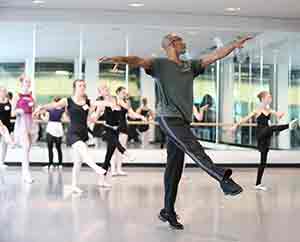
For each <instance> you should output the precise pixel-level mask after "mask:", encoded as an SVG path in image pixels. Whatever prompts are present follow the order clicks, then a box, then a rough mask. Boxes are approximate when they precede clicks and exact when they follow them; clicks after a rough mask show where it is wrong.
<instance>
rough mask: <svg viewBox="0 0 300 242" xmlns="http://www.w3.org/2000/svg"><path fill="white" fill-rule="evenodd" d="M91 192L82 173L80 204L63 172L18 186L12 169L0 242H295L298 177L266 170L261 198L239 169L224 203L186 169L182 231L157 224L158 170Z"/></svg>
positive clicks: (91, 178)
mask: <svg viewBox="0 0 300 242" xmlns="http://www.w3.org/2000/svg"><path fill="white" fill-rule="evenodd" d="M127 171H128V172H129V174H130V175H129V176H128V177H123V178H114V179H113V188H112V189H111V190H107V189H99V188H98V187H97V186H96V185H95V184H96V181H97V180H96V176H95V174H94V173H92V172H91V171H90V170H89V169H84V171H83V172H82V175H81V180H80V181H81V187H82V188H83V189H84V190H85V192H84V193H83V194H82V195H81V196H74V195H71V194H70V192H69V190H68V188H67V187H66V186H65V185H68V184H69V183H70V178H71V172H70V169H65V170H64V172H63V173H62V174H61V173H58V172H53V173H52V174H50V175H48V174H45V173H43V172H41V171H40V169H37V168H36V169H35V170H34V172H33V175H34V177H35V178H36V182H35V183H34V184H32V185H21V184H20V179H19V174H20V169H18V168H13V169H11V168H10V169H9V170H8V172H7V173H6V174H5V175H3V174H2V175H1V180H0V242H15V241H18V242H100V241H104V242H106V241H109V242H110V241H112V242H124V241H131V242H142V241H147V242H148V241H149V242H150V241H151V242H160V241H163V242H181V241H182V242H193V241H197V242H199V241H203V242H216V241H220V242H221V241H222V242H239V241H243V242H248V241H249V242H260V241H261V242H268V241H270V242H279V241H282V242H287V241H289V242H292V241H295V242H296V241H297V242H298V241H300V236H299V234H300V233H299V232H300V229H299V221H300V189H299V184H300V182H299V177H300V170H297V169H268V170H267V172H266V174H265V177H264V181H265V183H266V184H267V185H268V186H269V187H270V188H271V189H270V190H269V191H268V192H256V191H254V190H253V188H252V187H253V181H254V180H255V176H256V170H255V169H239V170H237V171H236V173H235V177H236V178H237V180H238V181H239V182H240V183H241V184H243V185H244V188H245V192H244V193H243V194H242V195H241V196H239V197H236V198H227V197H224V196H223V194H222V193H221V192H220V189H219V187H218V185H217V184H216V183H215V182H214V181H213V180H212V179H210V178H208V177H207V176H206V175H205V174H204V173H203V172H201V171H200V170H199V169H188V170H186V173H185V178H184V179H183V181H182V183H181V186H180V191H179V197H178V202H177V211H178V213H179V214H180V216H181V217H182V220H183V221H184V223H185V230H184V231H173V230H171V229H170V228H169V227H168V226H167V224H163V223H161V222H160V221H159V220H158V219H157V213H158V211H159V209H160V208H161V206H162V174H163V173H162V172H163V170H162V169H154V168H145V169H142V168H138V169H137V168H131V169H127Z"/></svg>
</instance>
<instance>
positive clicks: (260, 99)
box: [257, 91, 269, 101]
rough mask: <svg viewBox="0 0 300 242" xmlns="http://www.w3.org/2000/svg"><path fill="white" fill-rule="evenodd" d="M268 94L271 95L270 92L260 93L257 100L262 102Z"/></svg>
mask: <svg viewBox="0 0 300 242" xmlns="http://www.w3.org/2000/svg"><path fill="white" fill-rule="evenodd" d="M268 94H269V92H268V91H261V92H260V93H258V94H257V98H258V99H259V101H262V100H263V98H264V97H265V96H267V95H268Z"/></svg>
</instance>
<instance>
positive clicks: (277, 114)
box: [271, 110, 285, 120]
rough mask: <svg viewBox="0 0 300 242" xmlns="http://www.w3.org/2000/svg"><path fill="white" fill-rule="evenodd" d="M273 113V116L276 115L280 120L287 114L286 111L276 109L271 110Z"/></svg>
mask: <svg viewBox="0 0 300 242" xmlns="http://www.w3.org/2000/svg"><path fill="white" fill-rule="evenodd" d="M271 114H272V115H273V116H275V117H276V118H277V119H278V120H280V119H282V118H283V116H284V115H285V113H284V112H279V111H275V110H271Z"/></svg>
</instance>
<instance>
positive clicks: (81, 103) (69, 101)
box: [36, 79, 106, 193]
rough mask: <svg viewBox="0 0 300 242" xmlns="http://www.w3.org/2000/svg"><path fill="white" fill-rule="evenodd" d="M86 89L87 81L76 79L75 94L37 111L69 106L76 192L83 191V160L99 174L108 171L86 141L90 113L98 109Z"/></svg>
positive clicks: (91, 119)
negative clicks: (94, 159)
mask: <svg viewBox="0 0 300 242" xmlns="http://www.w3.org/2000/svg"><path fill="white" fill-rule="evenodd" d="M85 91H86V82H85V81H84V80H81V79H80V80H75V81H74V82H73V96H71V97H68V98H63V99H61V100H60V101H59V102H54V103H51V104H46V105H43V106H42V107H40V108H39V109H38V111H37V113H36V114H38V113H39V112H40V111H41V110H48V109H54V108H67V112H68V115H69V117H70V126H69V128H68V133H67V143H68V144H69V145H71V146H72V148H73V152H74V165H73V173H72V191H73V192H75V193H81V192H82V190H81V189H80V188H79V187H78V179H79V174H80V168H81V163H82V162H85V163H86V164H87V165H88V166H90V167H91V168H92V169H93V170H94V171H95V172H96V173H97V174H98V175H99V176H101V175H103V174H104V173H105V172H106V171H105V170H104V169H102V168H101V167H99V166H97V165H96V163H95V162H94V161H93V159H92V157H91V155H90V153H89V151H88V146H87V144H86V141H87V140H88V124H87V122H88V118H89V115H90V114H91V113H92V112H94V111H95V110H96V109H97V107H96V106H95V105H91V104H90V101H89V100H88V99H87V96H86V94H85ZM89 121H91V122H95V121H96V120H94V119H93V118H90V119H89ZM99 178H100V177H99Z"/></svg>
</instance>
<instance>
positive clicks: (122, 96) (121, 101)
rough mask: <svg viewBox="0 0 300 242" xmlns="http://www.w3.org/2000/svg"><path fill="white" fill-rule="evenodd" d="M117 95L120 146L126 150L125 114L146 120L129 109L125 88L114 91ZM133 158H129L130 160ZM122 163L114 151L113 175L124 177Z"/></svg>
mask: <svg viewBox="0 0 300 242" xmlns="http://www.w3.org/2000/svg"><path fill="white" fill-rule="evenodd" d="M116 94H117V99H118V105H120V107H121V109H122V111H123V113H122V114H123V115H122V116H121V122H120V135H119V139H120V143H121V144H122V146H123V147H125V148H126V146H127V138H128V124H127V114H128V116H130V117H131V118H132V119H141V120H143V121H147V119H146V118H145V117H144V116H142V115H140V114H138V113H136V112H134V111H133V109H132V108H131V107H130V104H129V100H128V92H127V90H126V88H125V87H122V86H121V87H118V88H117V90H116ZM132 159H133V158H132V157H131V160H132ZM122 163H123V156H122V154H121V153H120V152H119V151H118V150H116V151H115V164H116V170H117V172H116V174H113V176H114V175H119V176H126V175H127V174H126V173H125V172H124V171H123V170H122Z"/></svg>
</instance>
